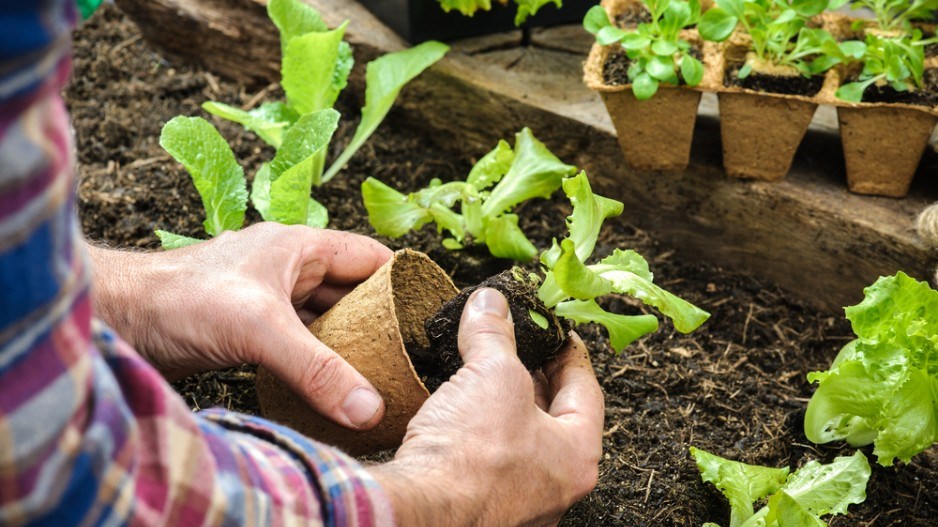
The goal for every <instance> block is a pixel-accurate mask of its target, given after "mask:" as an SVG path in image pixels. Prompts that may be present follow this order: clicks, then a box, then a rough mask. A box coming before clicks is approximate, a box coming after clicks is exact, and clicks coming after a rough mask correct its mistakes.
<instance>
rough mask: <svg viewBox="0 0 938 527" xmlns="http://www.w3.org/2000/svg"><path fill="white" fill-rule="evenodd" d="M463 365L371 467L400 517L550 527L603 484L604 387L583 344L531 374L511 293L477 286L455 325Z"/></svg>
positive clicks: (573, 344) (574, 340) (418, 521)
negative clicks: (519, 348)
mask: <svg viewBox="0 0 938 527" xmlns="http://www.w3.org/2000/svg"><path fill="white" fill-rule="evenodd" d="M459 351H460V353H461V354H462V357H463V360H464V362H465V365H464V366H463V367H462V369H460V370H459V372H458V373H457V374H456V375H454V376H453V377H452V378H451V379H450V380H449V382H446V383H444V384H443V385H442V386H441V387H440V388H439V390H437V391H436V393H434V394H433V396H431V397H430V399H429V400H427V402H426V403H425V404H424V405H423V407H422V408H421V409H420V411H419V412H418V413H417V415H416V416H415V417H414V418H413V420H412V421H411V422H410V425H409V426H408V428H407V435H406V436H405V437H404V444H403V445H402V446H401V447H400V449H399V450H398V452H397V455H396V456H395V458H394V461H392V462H390V463H386V464H384V465H379V466H376V467H373V468H372V471H373V473H374V475H375V477H376V478H377V479H378V480H379V482H380V483H381V484H382V486H383V487H384V489H385V490H386V491H387V492H388V494H389V496H390V498H391V501H392V503H393V504H394V507H395V513H396V516H397V519H398V525H402V526H403V525H406V526H419V525H453V526H457V525H553V524H556V523H557V522H558V521H559V520H560V518H561V516H562V515H563V513H564V512H565V511H566V510H567V509H568V508H569V507H570V506H571V505H573V503H575V502H576V501H577V500H579V499H580V498H582V497H583V496H585V495H586V494H587V493H588V492H589V491H590V490H592V489H593V487H594V486H595V485H596V480H597V477H598V464H599V458H600V455H601V454H602V430H603V415H604V413H603V396H602V392H601V390H600V388H599V384H598V383H597V382H596V377H595V375H594V374H593V369H592V366H591V364H590V361H589V356H588V354H587V351H586V348H585V346H584V345H583V342H582V341H580V339H579V337H577V336H576V334H573V333H571V337H570V340H569V345H568V347H567V349H566V350H565V352H564V353H563V354H562V355H561V356H560V357H558V358H557V359H556V360H554V361H552V362H551V363H549V364H548V365H547V366H546V367H545V368H544V371H543V373H541V372H537V373H535V374H534V375H533V376H532V375H531V374H530V373H528V372H527V370H525V368H524V366H523V365H522V364H521V361H520V360H519V359H518V356H517V353H516V351H515V339H514V326H513V325H512V321H511V315H510V313H509V310H508V304H507V302H506V301H505V298H504V297H503V296H502V295H501V293H499V292H498V291H496V290H494V289H480V290H478V291H476V292H475V293H474V294H473V296H471V297H470V298H469V301H468V302H467V303H466V308H465V310H464V311H463V315H462V320H461V322H460V331H459Z"/></svg>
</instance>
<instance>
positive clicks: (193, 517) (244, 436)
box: [0, 0, 393, 526]
mask: <svg viewBox="0 0 938 527" xmlns="http://www.w3.org/2000/svg"><path fill="white" fill-rule="evenodd" d="M74 1H75V0H29V1H23V0H0V525H3V526H16V525H23V524H42V525H55V526H64V525H174V526H175V525H179V526H189V525H207V526H228V525H270V526H279V525H300V524H302V525H391V524H392V523H393V520H392V511H391V507H390V504H389V502H388V500H387V498H386V496H385V494H384V493H383V491H382V490H381V489H380V487H379V486H378V485H377V483H376V482H375V481H374V480H373V479H372V478H371V477H370V476H369V475H368V473H367V472H366V471H365V470H364V469H363V468H362V467H361V466H360V465H359V464H358V463H357V462H356V461H354V460H352V459H351V458H349V457H347V456H345V455H344V454H342V453H341V452H339V451H337V450H336V449H334V448H332V447H328V446H325V445H322V444H318V443H316V442H314V441H311V440H309V439H307V438H305V437H303V436H301V435H299V434H297V433H295V432H293V431H291V430H289V429H286V428H283V427H279V426H277V425H275V424H272V423H269V422H267V421H264V420H262V419H259V418H255V417H250V416H245V415H239V414H235V413H231V412H227V411H223V410H210V411H206V412H200V413H197V414H194V413H191V412H190V411H189V409H188V408H187V407H186V405H185V403H184V402H183V401H182V399H181V398H180V397H179V396H178V395H177V394H175V393H174V392H173V391H172V389H171V388H170V387H169V385H168V384H167V383H166V382H165V381H164V380H163V378H162V377H161V376H160V375H159V373H157V372H156V370H154V369H153V368H152V367H151V366H150V365H149V364H147V363H146V362H145V361H144V360H143V359H142V358H141V357H140V356H139V355H137V354H136V353H135V352H134V351H133V350H132V349H130V348H129V346H128V345H127V344H126V343H124V342H122V341H121V340H120V339H118V338H117V337H116V336H114V334H113V333H112V332H111V331H110V330H109V329H108V328H106V327H104V326H103V325H102V324H100V323H97V322H95V321H94V320H93V313H92V308H91V305H92V304H91V298H90V295H89V282H90V278H89V272H88V266H87V262H86V257H85V254H84V251H83V246H82V242H81V235H80V232H79V225H78V222H77V220H76V217H75V210H74V208H75V179H74V174H75V171H74V168H75V166H74V162H75V161H74V156H73V145H72V138H71V136H70V129H69V125H68V116H67V114H66V111H65V107H64V104H63V101H62V100H61V97H60V95H59V93H60V91H61V89H62V86H63V85H64V83H65V80H66V78H67V76H68V73H69V69H70V61H69V58H68V51H69V42H70V34H69V32H70V29H71V27H72V25H73V23H74V20H75V7H74V4H73V2H74Z"/></svg>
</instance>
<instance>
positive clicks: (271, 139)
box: [202, 101, 300, 148]
mask: <svg viewBox="0 0 938 527" xmlns="http://www.w3.org/2000/svg"><path fill="white" fill-rule="evenodd" d="M202 109H203V110H205V111H206V112H208V113H210V114H212V115H216V116H218V117H221V118H222V119H227V120H229V121H233V122H236V123H238V124H240V125H241V126H243V127H244V128H245V129H247V130H250V131H252V132H254V133H255V134H257V136H258V137H260V138H261V140H263V141H264V142H265V143H267V144H269V145H270V146H272V147H274V148H279V147H280V143H282V142H283V134H284V132H285V131H286V130H287V129H288V128H289V127H290V126H292V125H293V123H295V122H296V121H297V120H298V119H299V118H300V116H299V115H297V114H296V112H294V111H293V110H291V109H290V108H288V107H287V105H286V104H284V103H282V102H269V103H264V104H262V105H260V106H259V107H257V108H255V109H253V110H250V111H244V110H242V109H241V108H235V107H234V106H229V105H227V104H224V103H220V102H214V101H208V102H205V103H202Z"/></svg>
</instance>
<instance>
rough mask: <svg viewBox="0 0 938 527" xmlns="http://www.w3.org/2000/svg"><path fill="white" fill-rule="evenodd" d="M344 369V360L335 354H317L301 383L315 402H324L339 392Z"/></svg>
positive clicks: (307, 367)
mask: <svg viewBox="0 0 938 527" xmlns="http://www.w3.org/2000/svg"><path fill="white" fill-rule="evenodd" d="M342 369H343V368H342V359H341V358H340V357H339V356H338V355H336V354H335V353H331V352H329V353H322V352H315V353H314V355H313V357H312V358H311V359H310V361H309V363H308V364H307V365H306V368H305V369H304V370H303V374H302V376H301V377H300V382H301V383H302V385H303V387H304V388H305V389H306V393H308V394H309V395H310V396H311V397H312V398H313V399H314V400H322V399H323V398H325V397H326V396H328V395H330V394H333V393H336V392H337V391H336V385H338V384H339V380H340V378H341V376H342Z"/></svg>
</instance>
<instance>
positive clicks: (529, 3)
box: [515, 0, 562, 26]
mask: <svg viewBox="0 0 938 527" xmlns="http://www.w3.org/2000/svg"><path fill="white" fill-rule="evenodd" d="M515 3H516V4H518V12H517V13H516V14H515V25H516V26H520V25H521V24H523V23H524V21H525V20H527V19H528V17H530V16H534V15H536V14H537V12H538V11H540V10H541V8H542V7H544V6H545V5H547V4H554V5H555V6H557V8H558V9H559V8H560V7H561V6H562V3H561V0H515Z"/></svg>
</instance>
